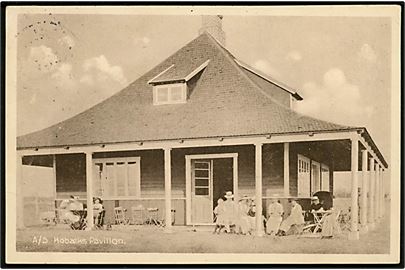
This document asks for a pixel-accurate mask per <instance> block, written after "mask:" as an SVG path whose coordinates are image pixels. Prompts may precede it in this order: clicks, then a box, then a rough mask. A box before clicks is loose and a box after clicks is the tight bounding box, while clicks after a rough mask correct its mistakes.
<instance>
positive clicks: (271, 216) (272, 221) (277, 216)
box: [266, 198, 284, 235]
mask: <svg viewBox="0 0 405 270" xmlns="http://www.w3.org/2000/svg"><path fill="white" fill-rule="evenodd" d="M283 213H284V209H283V206H282V205H281V204H280V203H279V201H278V200H277V199H274V198H273V199H271V202H270V204H269V206H268V207H267V217H268V218H267V223H266V233H267V234H270V235H272V234H276V233H277V232H278V230H279V228H280V224H281V221H282V220H283V217H282V215H283Z"/></svg>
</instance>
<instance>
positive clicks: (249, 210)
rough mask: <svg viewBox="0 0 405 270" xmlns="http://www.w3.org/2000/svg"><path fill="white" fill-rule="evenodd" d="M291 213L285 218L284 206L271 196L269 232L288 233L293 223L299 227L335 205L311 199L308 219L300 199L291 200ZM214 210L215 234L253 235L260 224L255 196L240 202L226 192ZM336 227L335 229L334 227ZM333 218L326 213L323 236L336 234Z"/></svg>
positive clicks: (314, 198) (271, 233) (275, 233)
mask: <svg viewBox="0 0 405 270" xmlns="http://www.w3.org/2000/svg"><path fill="white" fill-rule="evenodd" d="M289 202H290V203H291V211H290V214H289V215H288V216H287V217H286V218H284V219H283V216H284V209H283V205H282V204H281V203H280V201H279V200H278V199H276V198H273V199H271V201H270V203H269V205H268V206H267V213H266V214H267V215H266V217H264V216H262V222H263V225H264V226H265V228H266V233H267V234H269V235H273V236H285V235H287V233H288V231H289V230H290V229H291V227H293V226H297V229H298V231H299V228H300V226H301V225H304V224H305V223H306V222H307V223H313V222H314V215H316V212H318V211H319V212H321V211H330V209H331V205H328V203H323V202H320V200H319V198H318V197H316V196H314V197H312V198H311V206H310V209H309V211H308V213H307V214H306V218H305V219H304V212H303V209H302V207H301V205H300V204H299V203H298V201H297V200H296V199H290V200H289ZM217 203H218V204H217V206H216V207H215V209H214V216H215V225H216V226H215V230H214V233H220V232H221V231H222V230H223V231H224V232H226V233H237V234H243V235H245V234H253V232H254V230H255V227H256V226H255V225H256V204H255V198H254V197H248V196H243V197H242V198H241V199H240V200H239V202H237V203H236V202H235V201H234V196H233V194H232V192H231V191H228V192H226V193H225V196H224V199H223V198H220V199H218V201H217ZM331 226H332V228H331ZM332 231H333V221H332V215H331V217H328V216H326V217H325V222H324V227H323V230H322V236H324V237H325V238H329V237H332V235H333V232H332Z"/></svg>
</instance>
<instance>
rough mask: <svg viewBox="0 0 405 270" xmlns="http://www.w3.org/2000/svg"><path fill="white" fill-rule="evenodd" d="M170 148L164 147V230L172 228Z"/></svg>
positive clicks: (168, 230)
mask: <svg viewBox="0 0 405 270" xmlns="http://www.w3.org/2000/svg"><path fill="white" fill-rule="evenodd" d="M171 150H172V149H171V148H164V156H165V158H164V161H165V224H166V226H165V232H171V230H172V212H171V211H172V183H171V182H172V166H171V163H172V161H171V154H170V152H171Z"/></svg>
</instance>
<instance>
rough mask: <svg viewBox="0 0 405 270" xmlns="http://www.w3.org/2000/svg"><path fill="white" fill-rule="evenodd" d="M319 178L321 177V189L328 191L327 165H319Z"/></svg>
mask: <svg viewBox="0 0 405 270" xmlns="http://www.w3.org/2000/svg"><path fill="white" fill-rule="evenodd" d="M321 178H322V186H321V189H322V190H323V191H329V167H328V166H326V165H325V164H322V165H321Z"/></svg>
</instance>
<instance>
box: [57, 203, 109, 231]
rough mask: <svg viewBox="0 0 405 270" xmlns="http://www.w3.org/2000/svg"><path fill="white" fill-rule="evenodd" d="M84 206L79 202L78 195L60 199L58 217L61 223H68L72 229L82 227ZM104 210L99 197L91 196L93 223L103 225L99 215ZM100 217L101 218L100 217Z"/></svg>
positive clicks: (84, 215) (84, 213)
mask: <svg viewBox="0 0 405 270" xmlns="http://www.w3.org/2000/svg"><path fill="white" fill-rule="evenodd" d="M85 208H86V207H85V206H84V205H83V203H81V202H80V199H79V196H75V195H71V196H70V197H69V199H65V200H62V202H61V203H60V204H59V219H60V221H61V222H63V223H68V224H70V227H71V228H72V229H76V230H77V229H84V227H85V217H86V211H85V210H86V209H85ZM103 212H104V206H103V204H102V200H101V198H98V197H95V198H93V218H94V224H95V225H96V226H97V225H101V226H102V225H103V224H102V222H103V220H102V219H101V218H102V217H103V216H102V215H100V214H101V213H103ZM100 217H101V218H100Z"/></svg>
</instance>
